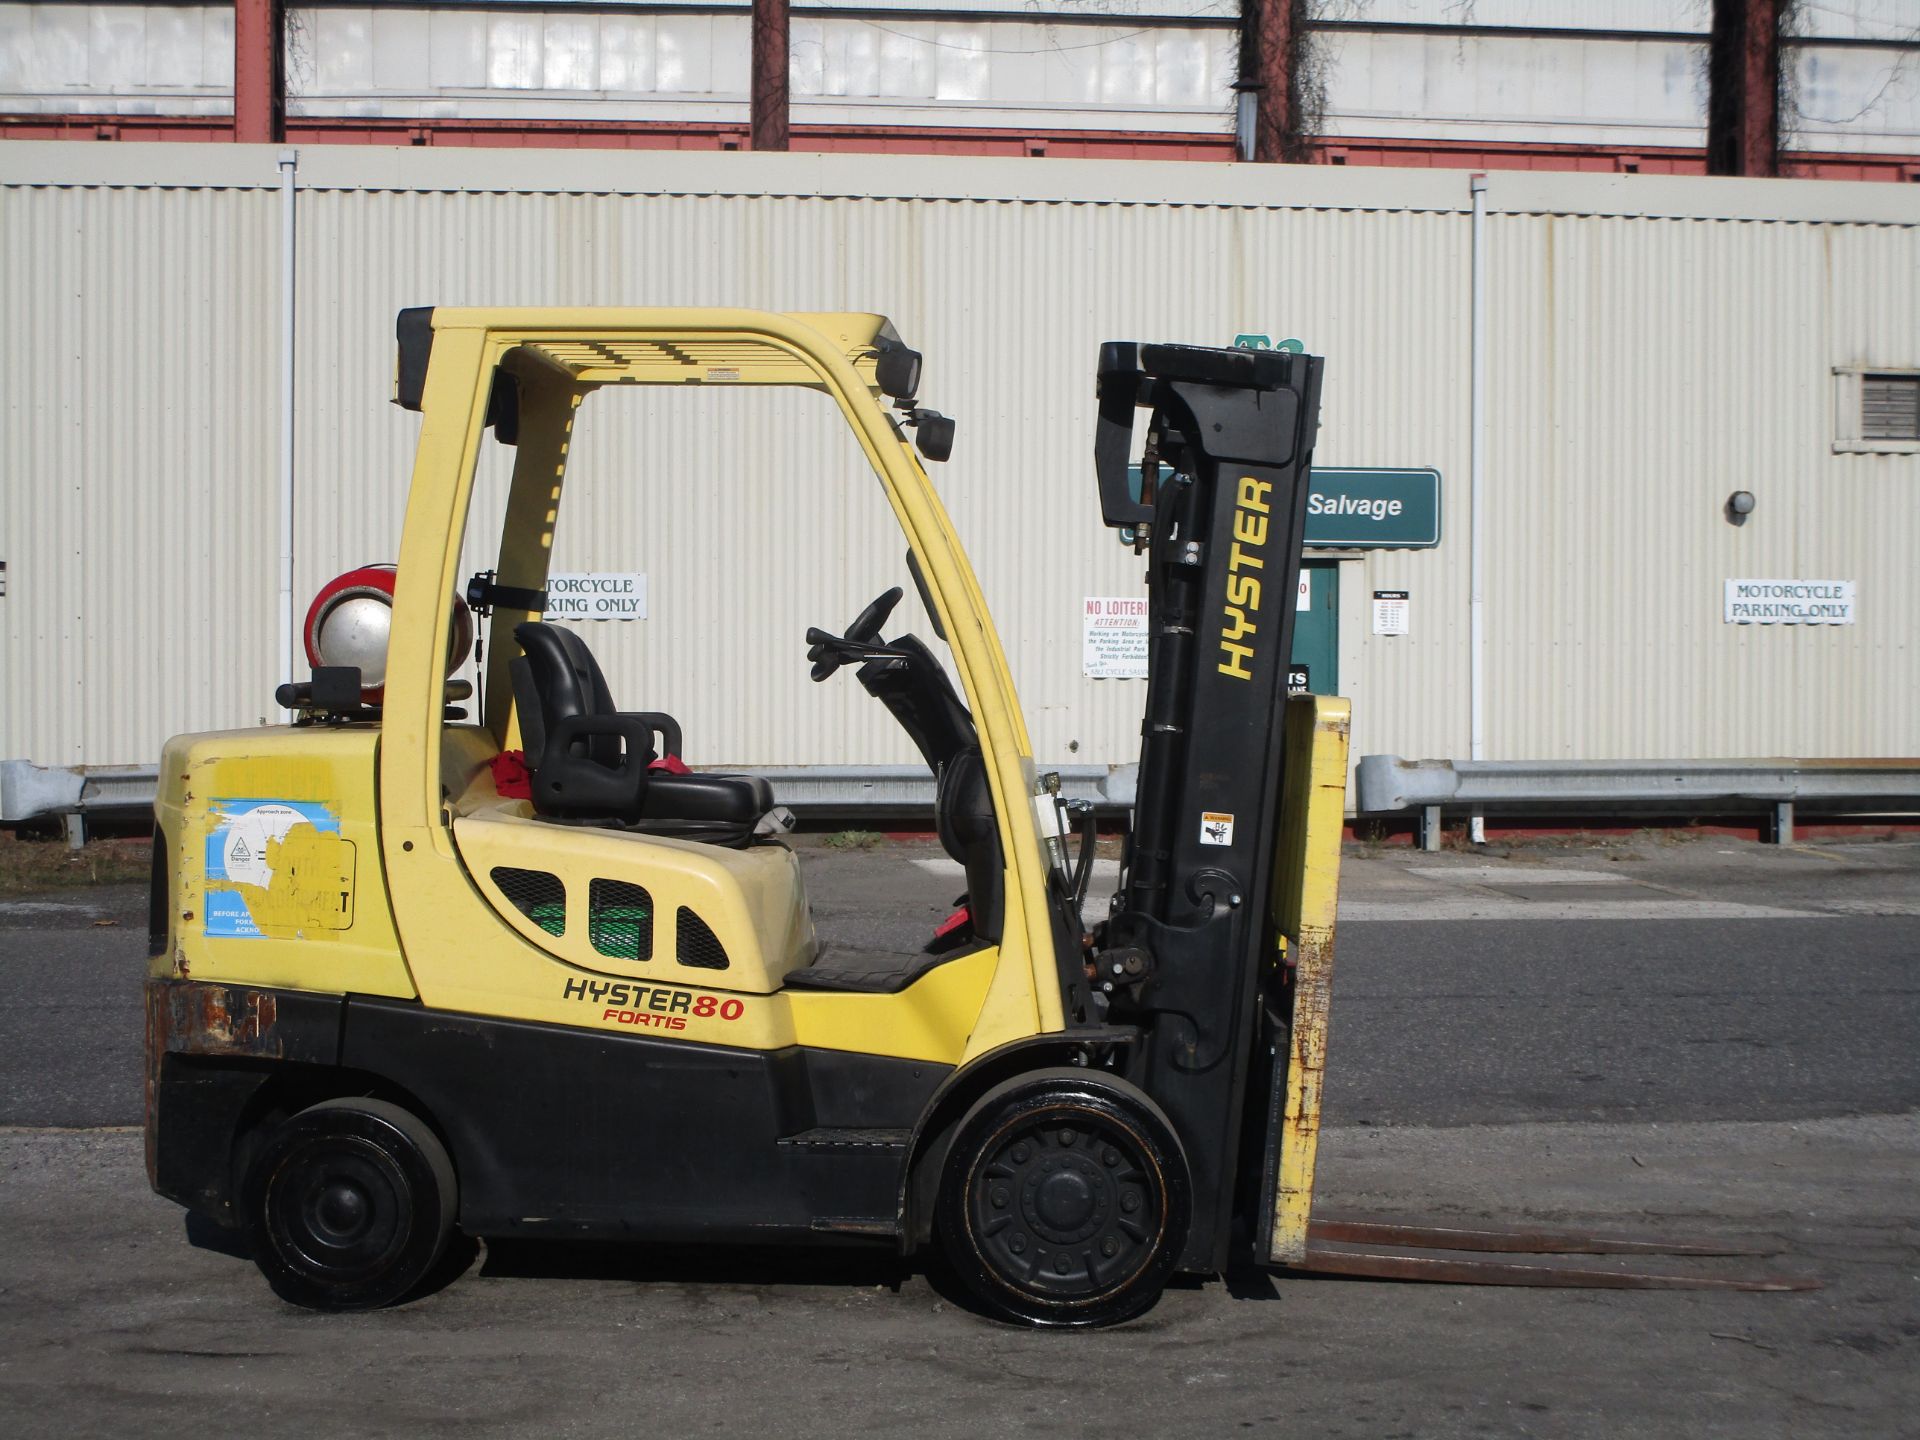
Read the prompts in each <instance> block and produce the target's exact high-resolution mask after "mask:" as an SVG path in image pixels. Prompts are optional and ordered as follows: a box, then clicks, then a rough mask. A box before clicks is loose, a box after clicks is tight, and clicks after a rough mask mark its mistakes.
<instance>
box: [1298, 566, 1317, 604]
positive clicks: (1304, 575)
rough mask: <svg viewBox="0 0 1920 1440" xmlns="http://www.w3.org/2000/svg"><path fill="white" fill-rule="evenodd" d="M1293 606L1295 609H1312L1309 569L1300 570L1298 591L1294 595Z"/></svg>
mask: <svg viewBox="0 0 1920 1440" xmlns="http://www.w3.org/2000/svg"><path fill="white" fill-rule="evenodd" d="M1293 608H1294V609H1296V610H1311V609H1313V572H1312V571H1311V570H1302V571H1301V572H1300V593H1299V594H1298V595H1296V596H1294V599H1293Z"/></svg>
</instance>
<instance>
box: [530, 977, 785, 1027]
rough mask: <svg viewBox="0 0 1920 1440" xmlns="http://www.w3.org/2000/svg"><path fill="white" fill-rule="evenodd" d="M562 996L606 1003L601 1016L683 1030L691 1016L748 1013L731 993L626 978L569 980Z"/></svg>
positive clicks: (736, 1016) (719, 1017) (723, 1016)
mask: <svg viewBox="0 0 1920 1440" xmlns="http://www.w3.org/2000/svg"><path fill="white" fill-rule="evenodd" d="M561 998H562V999H563V1000H585V1001H587V1002H588V1003H589V1004H593V1005H604V1006H605V1007H606V1008H605V1010H604V1011H603V1012H602V1014H601V1016H600V1018H601V1019H602V1020H611V1021H613V1022H614V1023H615V1024H619V1025H645V1026H648V1027H650V1028H652V1029H655V1030H684V1029H686V1028H687V1017H689V1016H690V1017H692V1018H693V1019H695V1020H738V1019H739V1018H740V1017H741V1016H742V1015H744V1014H746V1013H747V1006H746V1002H745V1001H743V1000H736V999H733V998H732V997H728V998H727V999H724V1000H723V999H721V998H720V997H719V996H718V995H702V994H700V993H699V992H698V991H694V990H669V989H667V988H665V987H664V986H660V985H635V984H632V983H630V982H628V981H624V980H569V981H567V983H566V988H565V989H564V990H563V991H562V992H561Z"/></svg>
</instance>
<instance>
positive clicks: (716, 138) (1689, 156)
mask: <svg viewBox="0 0 1920 1440" xmlns="http://www.w3.org/2000/svg"><path fill="white" fill-rule="evenodd" d="M232 135H233V128H232V124H231V122H230V121H228V119H227V117H226V116H224V115H86V114H72V115H47V114H32V115H24V114H14V115H9V114H0V141H6V140H136V141H137V140H148V141H156V140H158V141H182V140H221V141H224V140H229V139H231V138H232ZM285 139H286V140H287V141H288V142H289V143H291V144H295V145H420V146H426V145H435V146H456V147H461V148H474V149H489V148H514V149H528V150H541V149H549V150H574V149H592V150H740V149H744V148H745V146H746V143H747V130H746V127H744V126H743V125H740V124H738V123H733V122H727V121H692V122H688V121H648V122H646V123H644V124H640V123H634V122H631V121H620V120H591V121H589V120H461V119H451V118H434V119H420V118H409V117H404V116H385V117H382V116H319V115H315V116H299V117H295V118H294V119H293V120H292V121H290V122H288V125H287V131H286V136H285ZM791 148H792V149H794V150H796V151H808V152H813V153H839V154H850V153H854V154H886V155H1007V156H1041V155H1047V156H1057V157H1062V158H1070V159H1107V160H1162V161H1167V160H1192V161H1213V162H1218V161H1226V160H1231V159H1233V158H1234V151H1233V137H1232V136H1231V135H1228V134H1225V133H1224V132H1223V133H1220V134H1213V135H1207V134H1185V133H1181V132H1167V131H1151V130H1045V131H1033V130H1002V129H987V128H981V127H974V126H962V125H948V126H931V125H928V126H917V125H916V126H898V125H800V126H796V127H794V128H793V132H792V136H791ZM1302 158H1303V159H1306V160H1308V161H1310V162H1311V163H1314V164H1318V165H1351V166H1395V167H1401V168H1416V169H1449V170H1455V169H1459V170H1540V171H1557V170H1584V171H1594V172H1599V173H1612V174H1636V173H1637V174H1645V175H1704V174H1706V173H1707V161H1706V153H1705V152H1704V151H1703V150H1700V149H1698V148H1692V149H1687V148H1681V147H1668V148H1662V149H1649V148H1645V147H1635V148H1634V149H1632V150H1624V149H1620V148H1618V147H1614V146H1606V145H1577V144H1559V145H1539V144H1532V143H1528V142H1525V141H1491V142H1490V141H1474V140H1411V139H1368V138H1365V137H1351V136H1346V137H1342V138H1340V139H1337V140H1331V139H1323V140H1318V141H1314V142H1312V143H1311V144H1310V145H1309V146H1308V149H1307V153H1306V154H1305V155H1304V156H1303V157H1302ZM1780 173H1781V174H1783V175H1791V176H1795V177H1798V178H1801V179H1808V180H1878V181H1889V182H1892V183H1895V184H1911V183H1914V182H1920V154H1906V155H1858V154H1843V153H1840V152H1837V151H1815V150H1791V151H1785V152H1782V154H1781V156H1780Z"/></svg>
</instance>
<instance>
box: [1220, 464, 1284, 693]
mask: <svg viewBox="0 0 1920 1440" xmlns="http://www.w3.org/2000/svg"><path fill="white" fill-rule="evenodd" d="M1271 489H1273V485H1272V483H1271V482H1270V481H1266V480H1256V479H1254V478H1253V477H1252V476H1251V475H1243V476H1241V477H1240V496H1239V500H1240V503H1239V504H1238V505H1237V506H1235V508H1234V512H1233V549H1232V550H1231V551H1229V552H1228V555H1227V603H1226V609H1225V618H1224V619H1223V620H1222V622H1221V625H1220V653H1221V654H1222V655H1224V656H1225V657H1226V658H1225V659H1224V660H1222V661H1221V662H1220V673H1221V674H1222V675H1231V676H1233V678H1234V679H1236V680H1251V679H1252V678H1253V671H1251V670H1250V669H1248V668H1247V666H1248V664H1249V663H1250V662H1251V661H1252V660H1253V641H1252V637H1253V634H1254V632H1255V631H1256V630H1258V629H1259V628H1260V627H1259V626H1258V625H1256V624H1255V623H1254V622H1253V621H1252V620H1250V619H1248V618H1247V617H1248V616H1250V615H1253V614H1255V613H1257V612H1258V611H1259V609H1260V577H1259V576H1258V575H1255V574H1254V573H1252V572H1254V571H1256V570H1264V569H1266V568H1267V562H1266V561H1265V560H1262V559H1261V558H1260V557H1259V556H1258V555H1257V554H1255V553H1254V551H1256V550H1259V549H1260V548H1262V547H1263V546H1265V545H1266V543H1267V510H1268V506H1267V492H1268V491H1269V490H1271ZM1242 641H1245V642H1246V643H1244V644H1242V643H1241V642H1242Z"/></svg>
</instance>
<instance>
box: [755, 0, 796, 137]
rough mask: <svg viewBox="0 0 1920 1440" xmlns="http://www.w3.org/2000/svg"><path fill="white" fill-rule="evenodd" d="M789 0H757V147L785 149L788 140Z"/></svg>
mask: <svg viewBox="0 0 1920 1440" xmlns="http://www.w3.org/2000/svg"><path fill="white" fill-rule="evenodd" d="M788 31H789V26H788V16H787V0H753V89H752V107H753V108H752V124H751V126H750V129H751V132H752V137H753V148H754V149H756V150H785V149H786V148H787V141H788V122H787V67H788V64H789V61H788Z"/></svg>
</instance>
